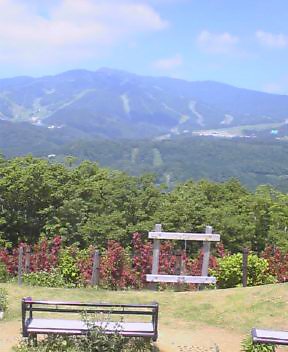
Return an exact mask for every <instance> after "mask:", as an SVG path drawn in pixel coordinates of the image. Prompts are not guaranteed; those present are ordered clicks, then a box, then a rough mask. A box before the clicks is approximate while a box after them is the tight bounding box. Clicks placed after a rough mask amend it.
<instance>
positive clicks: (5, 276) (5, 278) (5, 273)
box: [0, 263, 9, 282]
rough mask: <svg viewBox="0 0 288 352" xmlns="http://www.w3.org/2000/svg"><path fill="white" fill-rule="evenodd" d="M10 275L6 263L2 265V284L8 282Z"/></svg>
mask: <svg viewBox="0 0 288 352" xmlns="http://www.w3.org/2000/svg"><path fill="white" fill-rule="evenodd" d="M8 278H9V274H8V271H7V268H6V265H5V264H4V263H0V282H7V281H8Z"/></svg>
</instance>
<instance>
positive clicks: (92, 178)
mask: <svg viewBox="0 0 288 352" xmlns="http://www.w3.org/2000/svg"><path fill="white" fill-rule="evenodd" d="M158 149H159V152H161V155H162V157H163V158H162V159H163V162H164V161H165V158H164V156H163V151H162V149H161V148H160V146H159V148H158ZM158 149H157V150H158ZM169 150H170V149H169ZM171 153H172V151H171ZM164 154H165V153H164ZM183 155H185V152H184V150H183ZM287 155H288V154H287ZM130 157H131V153H130V152H129V158H130ZM135 157H136V156H135ZM138 157H139V155H138V154H137V158H138ZM151 163H152V161H151ZM161 167H162V166H161ZM197 169H199V167H197ZM164 171H165V170H163V172H164ZM164 173H165V174H166V176H167V173H166V171H165V172H164ZM168 186H169V185H168ZM168 190H169V187H168V188H164V186H158V185H157V183H156V180H155V178H154V177H153V176H151V175H145V176H140V177H136V176H135V177H132V176H128V175H127V174H125V173H122V172H119V171H111V170H107V169H103V168H100V167H99V166H98V165H97V164H95V163H92V162H88V161H86V162H83V163H81V164H80V165H79V166H77V167H75V168H65V167H64V166H63V165H59V164H50V163H48V162H47V161H45V160H39V159H36V158H33V157H31V156H29V157H24V158H16V159H12V160H7V161H5V162H4V163H3V165H2V164H1V169H0V194H1V197H0V209H1V214H0V239H1V240H0V244H1V246H2V247H6V245H7V244H8V243H11V244H12V245H13V246H14V245H15V244H17V243H19V241H22V240H24V241H25V242H27V243H35V242H37V241H38V239H39V238H40V236H42V235H45V236H46V237H47V238H52V237H54V236H55V235H60V236H61V237H62V238H63V240H64V244H65V245H71V244H73V243H78V244H79V247H80V248H85V247H88V246H89V245H91V244H93V245H95V246H97V247H98V248H100V249H101V248H106V246H107V240H108V239H114V240H117V241H119V242H121V244H122V245H124V246H125V247H129V245H130V244H131V234H132V233H133V232H143V233H147V232H148V231H150V230H152V229H153V228H154V225H155V224H156V223H161V224H162V225H163V229H164V230H166V231H183V232H185V231H188V232H202V231H203V229H204V228H205V226H206V225H207V224H209V225H211V226H213V229H214V231H215V232H218V233H220V234H221V240H222V242H223V244H224V245H225V248H227V249H228V250H229V251H230V252H232V253H235V252H238V251H241V250H242V249H243V247H244V246H245V247H249V248H251V249H252V250H253V251H255V252H257V253H258V254H259V253H260V252H261V251H262V250H263V249H264V247H265V246H266V245H267V244H275V245H277V246H278V247H280V248H281V249H288V236H287V232H288V230H287V229H288V195H287V194H284V193H281V192H279V191H276V190H275V189H273V188H271V187H268V186H265V187H264V186H262V187H258V188H257V190H256V192H255V193H251V192H249V191H248V190H247V189H245V188H244V187H243V186H242V185H241V184H240V182H239V181H238V180H236V179H231V180H229V181H227V182H224V183H213V182H210V181H207V180H201V181H192V180H190V181H187V182H185V183H182V184H179V185H177V187H175V188H173V189H172V190H170V191H168ZM189 246H190V244H189ZM63 260H64V259H63ZM65 260H66V259H65ZM65 260H64V261H65ZM72 261H73V260H72ZM63 266H64V267H65V268H64V267H63V275H64V276H65V280H66V279H67V282H74V276H77V272H75V270H74V269H75V268H74V269H73V268H72V267H73V263H72V262H70V263H69V260H68V259H67V263H65V264H64V263H63ZM69 266H71V267H70V269H69V268H68V267H69ZM69 270H70V272H68V271H69Z"/></svg>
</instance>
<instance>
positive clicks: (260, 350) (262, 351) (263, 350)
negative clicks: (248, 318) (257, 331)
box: [241, 335, 275, 352]
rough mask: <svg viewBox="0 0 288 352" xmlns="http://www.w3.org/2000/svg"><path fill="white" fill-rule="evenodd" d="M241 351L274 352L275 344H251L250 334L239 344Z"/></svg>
mask: <svg viewBox="0 0 288 352" xmlns="http://www.w3.org/2000/svg"><path fill="white" fill-rule="evenodd" d="M241 351H242V352H274V351H275V346H274V345H269V344H253V341H252V338H251V336H250V335H249V336H247V338H245V339H244V340H243V341H242V344H241Z"/></svg>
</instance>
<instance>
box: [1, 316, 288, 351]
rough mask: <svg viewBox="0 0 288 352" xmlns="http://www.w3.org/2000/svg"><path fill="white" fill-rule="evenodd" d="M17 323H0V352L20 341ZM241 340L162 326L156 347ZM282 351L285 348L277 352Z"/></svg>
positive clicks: (236, 345) (224, 346) (229, 346)
mask: <svg viewBox="0 0 288 352" xmlns="http://www.w3.org/2000/svg"><path fill="white" fill-rule="evenodd" d="M20 330H21V321H20V320H18V321H15V320H14V321H8V322H5V321H2V322H0V352H10V351H12V347H13V346H16V345H17V344H18V342H19V340H20V332H21V331H20ZM242 339H243V336H241V335H240V334H239V333H237V332H234V331H228V330H227V329H221V328H216V327H211V326H205V325H204V326H199V327H192V326H190V327H189V326H186V327H185V326H184V324H183V323H181V324H176V325H175V326H174V327H171V326H170V325H169V326H166V325H163V324H162V326H160V329H159V339H158V342H157V346H158V347H159V349H160V351H161V352H210V351H211V352H212V351H213V352H214V351H217V349H216V348H215V347H216V346H218V348H219V351H221V352H234V351H235V352H239V351H240V350H241V340H242ZM280 350H281V351H286V352H287V350H288V349H287V348H282V349H279V351H280Z"/></svg>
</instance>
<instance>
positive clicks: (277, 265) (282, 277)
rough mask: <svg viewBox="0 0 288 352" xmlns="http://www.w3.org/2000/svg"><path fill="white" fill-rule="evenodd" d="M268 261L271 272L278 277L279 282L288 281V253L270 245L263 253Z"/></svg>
mask: <svg viewBox="0 0 288 352" xmlns="http://www.w3.org/2000/svg"><path fill="white" fill-rule="evenodd" d="M262 257H263V258H265V259H266V260H267V261H268V264H269V273H270V274H272V275H273V276H275V277H276V278H277V281H278V282H286V281H288V253H283V252H281V250H280V249H279V248H277V247H274V246H268V247H266V248H265V250H264V252H263V253H262Z"/></svg>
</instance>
